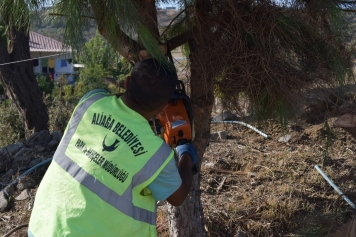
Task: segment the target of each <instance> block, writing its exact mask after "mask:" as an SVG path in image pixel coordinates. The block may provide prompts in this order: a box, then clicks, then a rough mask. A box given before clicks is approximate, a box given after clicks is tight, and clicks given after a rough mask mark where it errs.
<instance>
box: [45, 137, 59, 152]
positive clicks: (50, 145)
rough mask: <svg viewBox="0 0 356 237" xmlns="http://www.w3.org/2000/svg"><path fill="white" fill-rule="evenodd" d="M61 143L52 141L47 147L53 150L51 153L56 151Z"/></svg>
mask: <svg viewBox="0 0 356 237" xmlns="http://www.w3.org/2000/svg"><path fill="white" fill-rule="evenodd" d="M58 144H59V142H57V141H56V140H51V141H50V142H49V143H48V144H47V147H48V148H49V149H50V150H51V151H55V150H56V149H57V147H58Z"/></svg>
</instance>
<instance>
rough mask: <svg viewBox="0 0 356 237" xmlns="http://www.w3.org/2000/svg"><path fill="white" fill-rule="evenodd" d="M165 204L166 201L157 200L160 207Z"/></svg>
mask: <svg viewBox="0 0 356 237" xmlns="http://www.w3.org/2000/svg"><path fill="white" fill-rule="evenodd" d="M164 205H166V202H165V201H158V202H157V206H159V207H161V206H164Z"/></svg>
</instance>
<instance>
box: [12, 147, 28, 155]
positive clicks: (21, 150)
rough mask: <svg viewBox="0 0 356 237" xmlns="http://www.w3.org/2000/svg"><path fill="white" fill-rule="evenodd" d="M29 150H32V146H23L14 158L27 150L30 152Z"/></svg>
mask: <svg viewBox="0 0 356 237" xmlns="http://www.w3.org/2000/svg"><path fill="white" fill-rule="evenodd" d="M28 151H32V149H31V148H27V147H23V148H21V149H20V150H19V151H18V152H17V153H16V154H15V155H14V158H16V157H18V156H20V155H22V154H24V153H25V152H28Z"/></svg>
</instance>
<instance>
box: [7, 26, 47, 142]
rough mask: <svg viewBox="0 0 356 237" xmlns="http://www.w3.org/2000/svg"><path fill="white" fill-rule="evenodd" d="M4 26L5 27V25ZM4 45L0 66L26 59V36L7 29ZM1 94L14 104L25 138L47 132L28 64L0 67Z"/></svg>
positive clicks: (24, 62)
mask: <svg viewBox="0 0 356 237" xmlns="http://www.w3.org/2000/svg"><path fill="white" fill-rule="evenodd" d="M5 25H7V26H9V24H8V23H5ZM9 29H10V30H9V31H8V32H7V41H8V42H9V43H8V45H9V47H7V45H4V44H3V43H2V42H0V55H1V57H0V64H4V63H9V62H15V61H21V60H26V59H30V48H29V35H28V33H27V32H23V31H21V30H17V29H15V27H11V26H9ZM0 81H1V84H2V86H3V87H4V90H5V94H6V95H7V96H8V97H9V98H10V99H11V100H12V101H13V102H14V104H15V105H16V107H17V109H18V111H19V113H20V116H21V118H22V120H23V123H24V129H25V134H26V136H29V135H31V133H32V131H33V132H39V131H41V130H48V120H49V118H48V113H47V108H46V106H45V104H44V103H43V100H42V93H41V91H40V89H39V87H38V84H37V80H36V77H35V75H34V72H33V66H32V61H23V62H18V63H12V64H6V65H2V66H0Z"/></svg>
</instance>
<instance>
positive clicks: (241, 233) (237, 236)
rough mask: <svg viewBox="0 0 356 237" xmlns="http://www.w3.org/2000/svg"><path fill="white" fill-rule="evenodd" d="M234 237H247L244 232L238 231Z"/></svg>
mask: <svg viewBox="0 0 356 237" xmlns="http://www.w3.org/2000/svg"><path fill="white" fill-rule="evenodd" d="M234 237H246V235H245V233H244V232H242V231H238V232H237V233H236V235H234Z"/></svg>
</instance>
